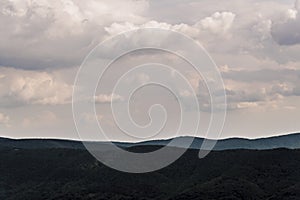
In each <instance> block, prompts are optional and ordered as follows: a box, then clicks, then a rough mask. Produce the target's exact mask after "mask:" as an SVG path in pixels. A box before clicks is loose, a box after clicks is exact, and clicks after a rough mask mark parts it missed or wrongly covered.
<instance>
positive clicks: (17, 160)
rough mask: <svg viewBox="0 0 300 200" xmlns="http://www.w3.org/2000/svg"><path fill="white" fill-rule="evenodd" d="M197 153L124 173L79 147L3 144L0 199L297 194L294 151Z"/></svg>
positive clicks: (297, 153)
mask: <svg viewBox="0 0 300 200" xmlns="http://www.w3.org/2000/svg"><path fill="white" fill-rule="evenodd" d="M134 148H136V147H134ZM142 148H144V147H142ZM133 150H134V149H133ZM135 151H139V149H135ZM197 154H198V151H197V150H188V151H187V152H186V153H185V154H184V156H183V157H181V158H180V159H179V160H178V161H176V162H175V163H173V164H172V165H170V166H169V167H167V168H164V169H162V170H160V171H156V172H152V173H147V174H127V173H122V172H118V171H115V170H112V169H109V168H108V167H106V166H104V165H103V164H101V163H99V162H97V161H96V160H95V159H94V158H93V157H92V156H91V155H90V154H89V153H88V152H87V151H85V150H80V149H77V150H76V149H40V150H36V149H35V150H32V149H14V148H3V149H1V150H0V159H1V162H0V199H5V200H13V199H14V200H17V199H18V200H40V199H47V200H50V199H51V200H54V199H70V200H74V199H84V200H88V199H89V200H94V199H95V200H100V199H115V200H118V199H165V200H173V199H203V200H207V199H228V200H229V199H246V200H247V199H249V200H250V199H264V200H265V199H272V200H275V199H278V200H282V199H300V170H299V166H300V150H288V149H275V150H226V151H216V152H211V153H210V154H209V155H208V156H207V157H205V158H204V159H198V157H197Z"/></svg>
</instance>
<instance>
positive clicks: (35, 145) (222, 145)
mask: <svg viewBox="0 0 300 200" xmlns="http://www.w3.org/2000/svg"><path fill="white" fill-rule="evenodd" d="M187 139H189V138H188V137H178V138H175V139H174V140H175V141H176V145H173V147H185V141H186V140H187ZM170 141H171V140H153V141H145V142H139V143H125V142H115V144H116V145H118V146H120V147H123V148H128V147H134V146H149V145H150V146H165V145H167V144H168V143H169V142H170ZM202 142H203V138H195V139H194V141H193V143H192V145H191V146H190V148H191V149H199V148H200V147H201V144H202ZM90 143H91V144H99V145H102V147H103V148H105V146H106V145H107V143H106V142H90ZM5 147H10V148H19V149H51V148H58V149H84V145H83V144H82V143H81V142H79V141H71V140H58V139H21V140H14V139H7V138H0V149H1V148H5ZM275 148H288V149H298V148H300V134H299V133H295V134H289V135H283V136H276V137H269V138H261V139H253V140H250V139H243V138H230V139H223V140H219V141H218V142H217V144H216V146H215V147H214V150H228V149H258V150H263V149H275Z"/></svg>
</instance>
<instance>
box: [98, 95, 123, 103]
mask: <svg viewBox="0 0 300 200" xmlns="http://www.w3.org/2000/svg"><path fill="white" fill-rule="evenodd" d="M123 100H124V98H123V97H121V96H120V95H118V94H99V95H97V96H95V103H99V104H101V103H111V102H119V101H123Z"/></svg>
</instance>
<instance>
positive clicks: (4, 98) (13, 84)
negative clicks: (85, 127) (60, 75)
mask: <svg viewBox="0 0 300 200" xmlns="http://www.w3.org/2000/svg"><path fill="white" fill-rule="evenodd" d="M0 74H1V77H2V78H1V79H0V99H1V100H0V103H1V104H2V105H3V106H17V105H28V104H40V105H58V104H66V103H69V102H70V100H71V94H72V88H73V87H72V85H69V84H67V83H65V82H64V81H63V80H59V79H57V78H56V77H55V76H54V75H53V74H51V73H47V72H36V71H24V70H16V69H10V68H0Z"/></svg>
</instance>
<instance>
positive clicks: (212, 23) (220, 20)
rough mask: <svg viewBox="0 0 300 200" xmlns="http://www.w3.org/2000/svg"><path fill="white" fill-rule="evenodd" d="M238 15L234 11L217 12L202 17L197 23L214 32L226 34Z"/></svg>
mask: <svg viewBox="0 0 300 200" xmlns="http://www.w3.org/2000/svg"><path fill="white" fill-rule="evenodd" d="M235 17H236V15H235V14H234V13H232V12H215V13H214V14H213V15H212V16H210V17H206V18H204V19H202V20H201V21H200V22H199V23H198V24H197V25H198V26H200V27H202V28H203V29H205V30H209V31H211V32H212V33H214V34H225V33H226V32H227V31H228V30H229V29H230V28H231V26H232V24H233V22H234V19H235Z"/></svg>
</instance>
